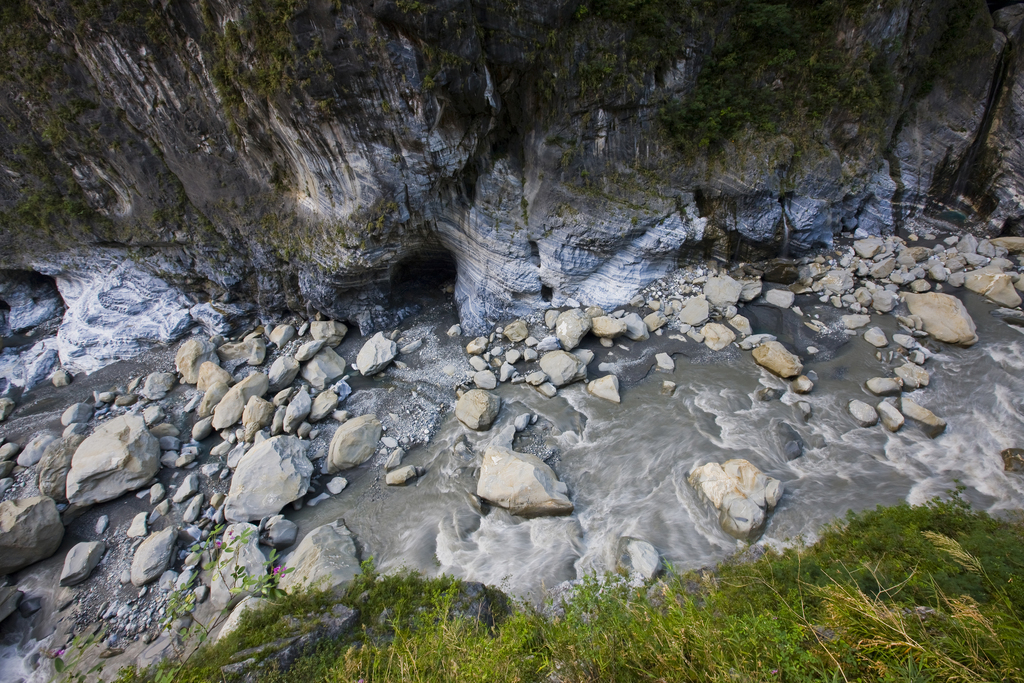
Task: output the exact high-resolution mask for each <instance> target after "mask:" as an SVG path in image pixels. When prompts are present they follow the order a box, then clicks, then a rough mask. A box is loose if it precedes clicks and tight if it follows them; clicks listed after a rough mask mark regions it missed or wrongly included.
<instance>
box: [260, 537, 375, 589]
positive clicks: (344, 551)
mask: <svg viewBox="0 0 1024 683" xmlns="http://www.w3.org/2000/svg"><path fill="white" fill-rule="evenodd" d="M284 564H285V566H287V567H293V568H294V569H295V571H293V572H291V573H288V574H285V575H284V578H282V579H281V583H280V585H279V587H280V588H281V589H282V590H286V591H288V592H291V591H293V590H295V589H296V588H298V587H300V586H316V587H318V588H321V589H323V590H334V591H336V592H339V593H340V592H343V591H344V590H345V589H346V588H348V585H349V584H350V583H351V582H352V579H354V578H355V577H356V575H357V574H359V572H360V568H359V556H358V555H357V554H356V544H355V541H354V540H353V538H352V533H351V532H350V531H349V530H348V527H346V526H345V524H344V523H343V522H341V521H337V522H333V523H331V524H325V525H323V526H319V527H317V528H315V529H313V530H312V531H310V532H309V533H308V534H306V536H305V538H303V539H302V541H301V542H300V543H299V546H298V547H297V548H296V549H295V550H294V551H292V552H291V553H289V554H288V555H287V556H285V558H284Z"/></svg>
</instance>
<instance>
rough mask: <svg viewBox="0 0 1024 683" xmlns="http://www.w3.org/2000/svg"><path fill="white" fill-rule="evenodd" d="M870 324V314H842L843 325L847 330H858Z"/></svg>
mask: <svg viewBox="0 0 1024 683" xmlns="http://www.w3.org/2000/svg"><path fill="white" fill-rule="evenodd" d="M870 324H871V316H870V315H844V316H843V327H845V328H846V329H848V330H859V329H860V328H862V327H867V326H868V325H870Z"/></svg>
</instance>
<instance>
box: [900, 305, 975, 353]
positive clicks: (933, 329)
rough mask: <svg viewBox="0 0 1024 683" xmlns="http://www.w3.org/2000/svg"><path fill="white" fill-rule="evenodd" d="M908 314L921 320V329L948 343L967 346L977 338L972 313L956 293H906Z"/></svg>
mask: <svg viewBox="0 0 1024 683" xmlns="http://www.w3.org/2000/svg"><path fill="white" fill-rule="evenodd" d="M905 297H906V301H907V306H908V307H909V309H910V314H911V315H916V316H919V317H920V318H921V320H922V321H923V322H924V331H925V332H927V333H928V334H930V335H931V336H932V337H934V338H935V339H938V340H939V341H943V342H946V343H948V344H960V345H962V346H970V345H971V344H974V343H975V342H977V341H978V332H977V328H976V327H975V326H974V320H973V319H972V318H971V314H970V313H968V312H967V309H966V308H964V305H963V304H962V303H961V302H960V300H959V299H957V298H956V297H955V296H950V295H949V294H939V293H938V292H928V293H926V294H906V295H905Z"/></svg>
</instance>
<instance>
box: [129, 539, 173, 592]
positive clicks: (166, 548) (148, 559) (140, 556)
mask: <svg viewBox="0 0 1024 683" xmlns="http://www.w3.org/2000/svg"><path fill="white" fill-rule="evenodd" d="M177 538H178V532H177V530H176V529H175V528H174V527H173V526H170V527H167V528H166V529H164V530H163V531H158V532H156V533H155V534H151V535H150V536H149V537H148V538H147V539H146V540H145V541H143V542H142V544H141V545H140V546H139V547H138V548H136V549H135V557H133V558H132V570H131V578H132V584H133V585H136V586H145V585H146V584H147V583H149V582H150V581H155V580H156V579H158V578H159V577H160V575H161V574H163V573H164V572H165V571H166V570H167V568H168V567H169V566H170V564H171V560H172V559H174V542H175V541H176V540H177Z"/></svg>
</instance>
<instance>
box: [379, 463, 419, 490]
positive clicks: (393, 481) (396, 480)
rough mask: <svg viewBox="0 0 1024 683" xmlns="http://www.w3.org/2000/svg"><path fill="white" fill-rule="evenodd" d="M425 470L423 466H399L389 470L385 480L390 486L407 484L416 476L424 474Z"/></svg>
mask: <svg viewBox="0 0 1024 683" xmlns="http://www.w3.org/2000/svg"><path fill="white" fill-rule="evenodd" d="M424 472H425V470H424V469H423V468H421V467H413V466H412V465H406V466H405V467H398V468H396V469H393V470H391V471H390V472H388V473H387V475H386V476H385V477H384V482H385V483H386V484H387V485H388V486H405V485H406V484H408V483H409V482H410V481H412V480H413V479H415V478H416V477H420V476H423V473H424Z"/></svg>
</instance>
